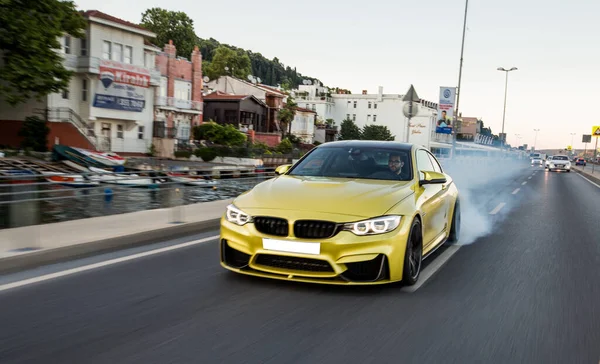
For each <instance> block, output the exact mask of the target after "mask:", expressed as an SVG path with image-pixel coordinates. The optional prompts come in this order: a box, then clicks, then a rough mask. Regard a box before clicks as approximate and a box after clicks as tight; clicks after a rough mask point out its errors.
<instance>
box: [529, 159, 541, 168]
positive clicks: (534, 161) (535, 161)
mask: <svg viewBox="0 0 600 364" xmlns="http://www.w3.org/2000/svg"><path fill="white" fill-rule="evenodd" d="M531 165H532V166H534V167H537V166H540V167H541V166H543V165H544V161H543V160H542V158H541V157H533V158H531Z"/></svg>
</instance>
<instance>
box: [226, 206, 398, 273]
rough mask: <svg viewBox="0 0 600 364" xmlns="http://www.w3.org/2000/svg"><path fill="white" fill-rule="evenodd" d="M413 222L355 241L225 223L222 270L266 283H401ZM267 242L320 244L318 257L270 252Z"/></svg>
mask: <svg viewBox="0 0 600 364" xmlns="http://www.w3.org/2000/svg"><path fill="white" fill-rule="evenodd" d="M409 230H410V221H408V222H407V219H406V218H403V219H402V221H401V223H400V226H398V228H396V229H395V230H394V231H392V232H389V233H385V234H380V235H372V236H356V235H354V234H353V233H351V232H349V231H341V232H339V233H337V234H336V235H335V236H333V237H331V238H328V239H320V240H319V239H297V238H294V237H289V236H288V237H277V236H268V235H265V234H262V233H260V232H259V231H257V230H256V228H255V227H254V224H246V225H244V226H238V225H236V224H233V223H231V222H229V221H227V220H226V219H225V218H222V219H221V239H220V243H219V246H220V253H221V258H220V259H221V266H223V267H224V268H226V269H229V270H231V271H234V272H237V273H242V274H247V275H254V276H261V277H266V278H274V279H282V280H292V281H299V282H309V283H324V284H339V285H353V284H354V285H366V284H382V283H391V282H396V281H400V280H402V270H403V265H404V253H405V251H406V241H407V237H408V233H409ZM263 239H275V240H276V241H285V242H293V243H299V244H303V243H320V249H319V252H318V253H317V254H305V253H291V252H284V251H276V250H273V248H272V247H271V249H266V248H265V247H264V246H263Z"/></svg>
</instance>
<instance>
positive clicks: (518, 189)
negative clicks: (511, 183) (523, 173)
mask: <svg viewBox="0 0 600 364" xmlns="http://www.w3.org/2000/svg"><path fill="white" fill-rule="evenodd" d="M519 191H521V189H520V188H517V189H515V190H514V191H513V192H512V194H513V195H516V194H517V193H519Z"/></svg>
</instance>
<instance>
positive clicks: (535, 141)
mask: <svg viewBox="0 0 600 364" xmlns="http://www.w3.org/2000/svg"><path fill="white" fill-rule="evenodd" d="M533 131H535V139H534V140H533V151H534V152H535V146H536V145H537V133H538V131H540V129H533Z"/></svg>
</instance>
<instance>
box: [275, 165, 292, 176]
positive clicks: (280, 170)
mask: <svg viewBox="0 0 600 364" xmlns="http://www.w3.org/2000/svg"><path fill="white" fill-rule="evenodd" d="M291 166H292V165H291V164H283V165H281V166H279V167H277V168H275V174H277V175H282V174H285V173H286V172H287V171H288V170H289V169H290V167H291Z"/></svg>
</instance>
